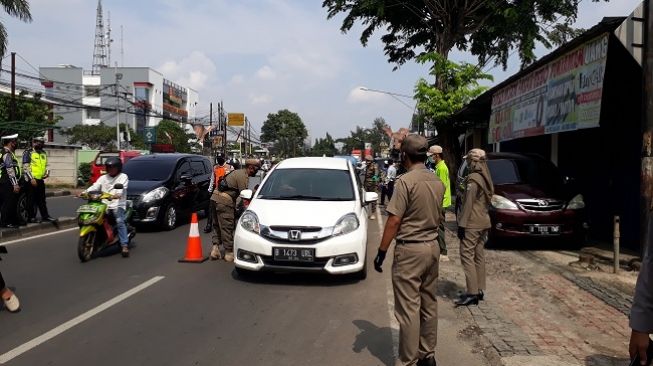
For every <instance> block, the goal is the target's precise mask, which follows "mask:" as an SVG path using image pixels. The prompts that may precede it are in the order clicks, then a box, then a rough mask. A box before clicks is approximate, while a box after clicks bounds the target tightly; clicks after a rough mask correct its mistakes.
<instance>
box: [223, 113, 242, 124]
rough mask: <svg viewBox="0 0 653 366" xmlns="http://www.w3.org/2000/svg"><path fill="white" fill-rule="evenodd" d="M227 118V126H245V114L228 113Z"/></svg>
mask: <svg viewBox="0 0 653 366" xmlns="http://www.w3.org/2000/svg"><path fill="white" fill-rule="evenodd" d="M227 117H228V118H229V120H228V122H227V125H228V126H232V127H243V126H245V114H244V113H229V114H228V115H227Z"/></svg>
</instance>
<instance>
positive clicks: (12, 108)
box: [9, 52, 16, 122]
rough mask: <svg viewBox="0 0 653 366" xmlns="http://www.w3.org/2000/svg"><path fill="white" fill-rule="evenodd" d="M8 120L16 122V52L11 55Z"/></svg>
mask: <svg viewBox="0 0 653 366" xmlns="http://www.w3.org/2000/svg"><path fill="white" fill-rule="evenodd" d="M9 120H10V121H12V122H13V121H15V120H16V52H12V53H11V103H10V104H9Z"/></svg>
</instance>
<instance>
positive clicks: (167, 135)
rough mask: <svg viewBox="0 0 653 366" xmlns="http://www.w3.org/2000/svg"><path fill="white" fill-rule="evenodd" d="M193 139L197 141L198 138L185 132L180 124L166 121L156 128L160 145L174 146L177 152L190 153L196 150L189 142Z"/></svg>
mask: <svg viewBox="0 0 653 366" xmlns="http://www.w3.org/2000/svg"><path fill="white" fill-rule="evenodd" d="M191 139H196V136H195V135H194V134H192V133H188V132H187V131H186V130H184V128H183V127H182V126H180V124H179V122H175V121H171V120H167V119H164V120H162V121H161V122H159V125H158V126H157V128H156V140H157V141H158V142H159V143H164V144H172V145H173V146H174V147H175V151H176V152H180V153H190V152H191V150H192V149H193V148H196V146H194V145H193V144H190V143H189V142H188V141H189V140H191Z"/></svg>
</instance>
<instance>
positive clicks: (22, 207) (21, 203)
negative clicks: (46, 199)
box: [16, 193, 29, 222]
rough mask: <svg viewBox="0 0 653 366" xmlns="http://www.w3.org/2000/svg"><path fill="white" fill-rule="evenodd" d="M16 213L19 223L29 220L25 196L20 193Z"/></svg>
mask: <svg viewBox="0 0 653 366" xmlns="http://www.w3.org/2000/svg"><path fill="white" fill-rule="evenodd" d="M16 210H17V211H16V212H17V214H18V221H20V222H27V220H28V218H29V213H28V212H27V211H28V210H27V195H26V194H25V193H21V194H20V196H18V204H17V207H16Z"/></svg>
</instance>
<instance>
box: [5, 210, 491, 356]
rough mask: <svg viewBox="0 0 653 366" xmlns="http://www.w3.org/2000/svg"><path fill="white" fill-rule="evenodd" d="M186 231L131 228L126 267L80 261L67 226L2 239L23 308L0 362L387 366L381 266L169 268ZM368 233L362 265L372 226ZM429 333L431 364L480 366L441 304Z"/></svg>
mask: <svg viewBox="0 0 653 366" xmlns="http://www.w3.org/2000/svg"><path fill="white" fill-rule="evenodd" d="M202 225H203V222H200V227H202ZM188 230H189V226H188V225H185V226H182V227H179V228H177V229H176V230H174V231H171V232H140V233H138V235H137V236H136V238H135V247H134V248H133V250H132V256H131V257H130V258H129V259H123V258H121V257H120V256H119V255H116V254H114V253H110V254H108V255H106V256H104V257H101V258H97V259H95V260H93V261H90V262H88V263H84V264H82V263H80V262H79V261H78V259H77V257H76V253H75V246H76V231H75V230H70V231H64V232H60V233H57V234H54V235H50V236H44V237H39V238H33V239H30V240H25V241H21V242H16V243H11V242H10V243H9V244H8V249H9V254H8V255H5V256H4V260H3V262H2V272H3V275H4V276H5V279H6V280H7V282H8V284H9V286H12V287H15V288H16V292H17V294H18V295H19V296H20V300H21V302H22V307H23V310H22V311H21V312H20V313H18V314H10V313H8V312H7V311H5V310H0V324H2V326H1V327H0V364H5V363H6V364H8V365H46V364H47V365H111V366H113V365H117V364H122V365H388V366H390V365H393V347H396V341H393V339H394V338H396V335H397V331H396V325H394V323H393V318H392V316H391V312H390V311H391V304H390V303H391V296H389V291H390V288H391V287H390V278H389V272H390V271H389V268H390V265H391V263H386V268H387V270H386V271H385V272H384V273H383V274H377V273H376V272H374V271H373V270H372V269H370V272H369V276H368V279H367V280H365V281H360V282H358V281H355V280H352V279H351V278H347V277H336V278H331V277H324V276H307V275H279V274H277V275H274V274H269V275H263V276H256V277H254V278H252V279H248V280H243V279H241V278H239V277H238V276H237V275H236V274H235V272H234V271H233V265H231V264H228V263H226V262H222V261H220V262H211V261H209V262H205V263H203V264H184V263H178V262H177V259H178V258H180V257H181V256H182V254H183V252H184V248H185V245H186V239H187V235H188ZM369 230H370V232H369V237H370V245H369V249H368V260H369V261H370V262H371V261H372V259H373V256H374V253H375V248H376V246H377V243H378V240H379V236H380V232H379V225H370V229H369ZM202 242H203V246H204V249H205V250H206V251H207V252H208V249H209V246H210V239H209V236H208V235H206V234H202ZM207 252H206V253H207ZM206 253H205V254H206ZM389 257H390V256H389ZM390 258H391V257H390ZM439 327H440V331H439V348H438V364H439V365H461V364H465V365H483V364H485V363H484V361H483V360H482V359H481V358H480V357H479V356H478V355H477V354H475V353H473V352H472V349H471V347H472V346H471V345H470V344H469V343H468V342H467V340H464V339H460V338H459V332H460V331H461V330H462V329H464V328H465V327H466V324H465V323H464V322H462V321H461V320H459V319H458V318H457V316H456V313H455V312H454V310H453V308H452V306H451V303H450V302H449V301H446V302H445V301H441V303H440V326H439ZM393 328H394V329H393ZM393 343H394V345H393Z"/></svg>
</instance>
